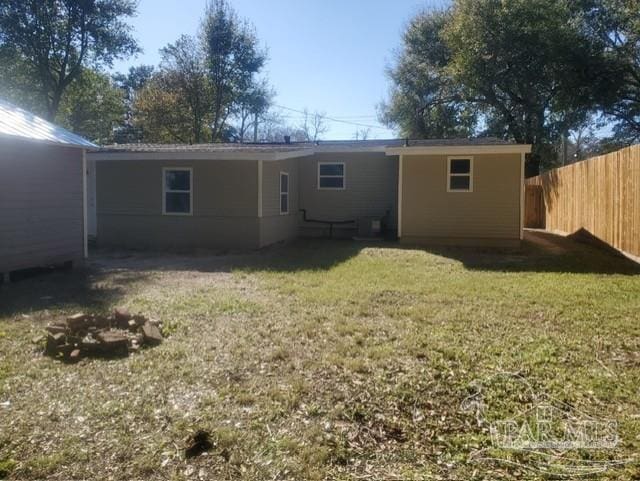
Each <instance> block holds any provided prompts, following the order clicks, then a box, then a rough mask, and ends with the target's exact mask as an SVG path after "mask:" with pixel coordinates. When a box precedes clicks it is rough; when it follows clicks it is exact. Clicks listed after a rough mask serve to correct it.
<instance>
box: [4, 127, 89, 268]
mask: <svg viewBox="0 0 640 481" xmlns="http://www.w3.org/2000/svg"><path fill="white" fill-rule="evenodd" d="M82 181H83V178H82V149H78V148H70V147H62V146H55V145H50V144H44V143H38V142H30V141H24V140H20V139H9V138H3V139H1V140H0V272H9V271H12V270H18V269H25V268H29V267H38V266H42V265H48V264H56V263H61V262H66V261H76V262H77V261H82V259H83V256H84V232H83V208H82V204H83V192H82Z"/></svg>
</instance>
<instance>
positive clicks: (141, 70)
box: [113, 65, 154, 143]
mask: <svg viewBox="0 0 640 481" xmlns="http://www.w3.org/2000/svg"><path fill="white" fill-rule="evenodd" d="M153 72H154V67H153V66H152V65H139V66H137V67H130V68H129V72H127V73H126V74H116V75H114V76H113V80H114V82H115V83H116V85H117V86H118V88H120V89H121V90H122V92H123V97H124V104H125V118H124V123H123V124H122V125H120V126H119V127H118V128H116V130H115V132H114V140H115V142H117V143H131V142H140V141H142V132H141V129H139V128H137V127H136V126H135V125H134V119H133V109H134V105H135V101H136V97H137V95H138V93H139V92H140V91H141V90H142V88H143V87H144V86H145V85H146V84H147V82H148V81H149V79H150V78H151V76H152V75H153Z"/></svg>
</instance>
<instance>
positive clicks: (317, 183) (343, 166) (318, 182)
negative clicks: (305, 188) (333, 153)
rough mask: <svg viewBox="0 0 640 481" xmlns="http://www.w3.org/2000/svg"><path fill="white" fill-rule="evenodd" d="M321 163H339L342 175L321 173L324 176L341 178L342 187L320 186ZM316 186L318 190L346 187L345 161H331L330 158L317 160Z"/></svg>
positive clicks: (343, 188)
mask: <svg viewBox="0 0 640 481" xmlns="http://www.w3.org/2000/svg"><path fill="white" fill-rule="evenodd" d="M322 165H341V166H342V175H323V176H322V177H325V178H327V177H328V178H335V179H339V178H341V179H342V187H320V166H322ZM316 188H317V189H318V190H345V189H346V188H347V164H346V162H339V161H337V162H332V161H330V160H326V161H321V162H318V167H317V173H316Z"/></svg>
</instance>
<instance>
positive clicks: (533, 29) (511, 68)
mask: <svg viewBox="0 0 640 481" xmlns="http://www.w3.org/2000/svg"><path fill="white" fill-rule="evenodd" d="M575 7H576V5H575V4H573V5H572V2H568V1H558V0H508V1H500V0H457V1H456V3H455V6H454V9H453V13H452V20H451V22H449V23H448V24H447V26H446V27H445V30H444V38H445V41H446V42H447V45H449V48H450V49H451V53H452V55H451V62H450V63H449V67H448V68H449V70H450V71H451V73H452V75H453V77H454V78H455V79H456V80H457V81H459V82H460V83H461V84H462V85H463V86H464V88H465V91H466V92H465V95H466V99H467V100H468V101H471V102H474V103H476V104H477V105H478V106H479V107H480V108H481V109H483V111H484V112H485V114H486V116H487V117H488V118H489V122H488V123H489V124H490V125H491V127H492V129H493V130H494V131H495V130H496V126H504V129H505V130H506V133H507V134H508V137H509V138H512V139H514V140H515V141H517V142H521V143H530V144H533V152H532V154H531V156H530V158H529V160H528V174H529V175H533V174H537V173H538V172H539V169H540V165H541V163H543V162H547V163H548V162H551V161H553V160H554V159H553V158H554V153H553V152H554V147H553V144H554V142H555V141H557V140H558V139H559V138H560V137H561V136H563V135H566V134H568V132H569V131H570V130H571V129H572V128H573V127H574V126H576V125H579V124H581V123H582V122H584V120H585V119H586V118H587V116H588V115H589V113H590V111H591V110H593V109H594V108H595V101H594V96H593V84H594V83H596V82H597V83H601V81H600V80H598V79H597V77H598V76H599V75H601V74H602V73H603V72H604V71H605V62H604V58H603V57H602V55H603V52H602V51H600V50H599V49H597V48H595V49H594V48H593V44H592V43H591V42H590V40H589V38H588V36H587V35H585V26H584V24H583V23H582V20H583V18H582V16H581V15H580V14H579V13H580V10H578V9H577V8H575Z"/></svg>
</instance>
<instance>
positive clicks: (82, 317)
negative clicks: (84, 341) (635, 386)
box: [67, 312, 91, 331]
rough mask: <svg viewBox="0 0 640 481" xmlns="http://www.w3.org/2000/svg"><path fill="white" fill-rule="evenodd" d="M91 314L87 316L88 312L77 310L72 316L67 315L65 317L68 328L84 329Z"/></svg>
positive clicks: (74, 329) (73, 329)
mask: <svg viewBox="0 0 640 481" xmlns="http://www.w3.org/2000/svg"><path fill="white" fill-rule="evenodd" d="M90 317H91V316H89V315H88V314H85V313H83V312H78V313H77V314H74V315H73V316H69V317H67V327H68V328H69V329H71V330H72V331H79V330H81V329H84V327H85V326H86V324H87V322H86V321H87V319H89V318H90Z"/></svg>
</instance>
